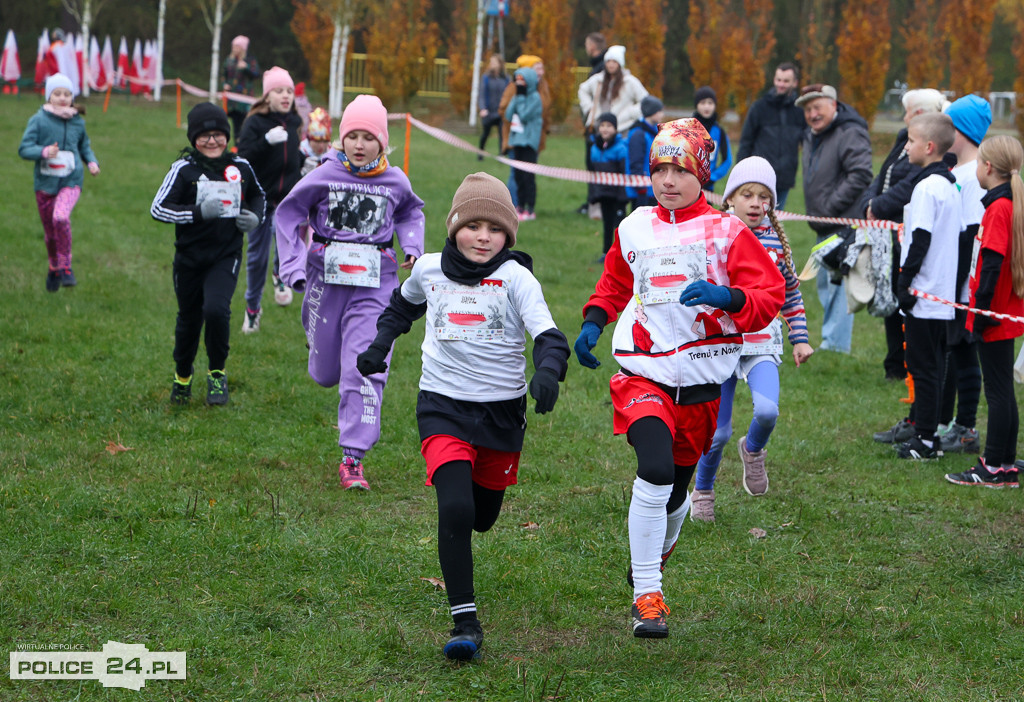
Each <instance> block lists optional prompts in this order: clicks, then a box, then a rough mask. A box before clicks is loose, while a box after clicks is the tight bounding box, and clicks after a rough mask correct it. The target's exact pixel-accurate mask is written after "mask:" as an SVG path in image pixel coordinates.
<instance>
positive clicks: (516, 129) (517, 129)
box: [508, 113, 526, 134]
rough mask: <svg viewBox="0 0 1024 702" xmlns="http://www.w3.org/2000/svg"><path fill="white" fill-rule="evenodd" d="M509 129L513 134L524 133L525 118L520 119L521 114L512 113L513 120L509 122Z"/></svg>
mask: <svg viewBox="0 0 1024 702" xmlns="http://www.w3.org/2000/svg"><path fill="white" fill-rule="evenodd" d="M508 130H509V131H510V132H512V133H513V134H522V133H523V132H524V131H526V130H525V129H524V128H523V120H521V119H519V114H518V113H517V114H514V115H512V121H511V122H509V123H508Z"/></svg>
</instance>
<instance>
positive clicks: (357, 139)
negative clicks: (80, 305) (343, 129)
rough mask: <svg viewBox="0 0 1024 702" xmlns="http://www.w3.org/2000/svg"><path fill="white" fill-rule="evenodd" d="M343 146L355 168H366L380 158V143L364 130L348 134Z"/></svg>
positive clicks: (342, 141) (342, 143)
mask: <svg viewBox="0 0 1024 702" xmlns="http://www.w3.org/2000/svg"><path fill="white" fill-rule="evenodd" d="M341 145H342V147H344V148H343V150H344V151H345V155H346V156H348V161H349V163H351V164H352V165H353V166H360V167H361V166H365V165H366V164H368V163H370V162H371V161H373V160H374V159H375V158H377V157H378V156H380V142H379V141H377V139H376V138H375V137H374V136H373V135H372V134H370V133H369V132H366V131H363V130H362V129H353V130H352V131H351V132H349V133H348V134H346V135H345V137H344V138H343V139H342V140H341Z"/></svg>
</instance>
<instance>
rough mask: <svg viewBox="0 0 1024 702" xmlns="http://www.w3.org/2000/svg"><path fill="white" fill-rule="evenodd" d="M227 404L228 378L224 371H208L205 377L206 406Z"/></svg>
mask: <svg viewBox="0 0 1024 702" xmlns="http://www.w3.org/2000/svg"><path fill="white" fill-rule="evenodd" d="M227 403H228V376H227V375H226V374H225V373H224V371H210V372H209V373H207V375H206V404H208V405H226V404H227Z"/></svg>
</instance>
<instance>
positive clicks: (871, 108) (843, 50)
mask: <svg viewBox="0 0 1024 702" xmlns="http://www.w3.org/2000/svg"><path fill="white" fill-rule="evenodd" d="M839 27H840V29H839V36H838V37H837V38H836V45H837V47H838V49H839V75H840V76H842V78H841V83H840V87H839V94H840V95H841V96H842V99H843V102H846V103H849V104H850V105H852V106H853V108H854V109H855V110H857V112H859V113H860V115H861V116H862V117H863V118H864V119H865V120H866V121H867V123H868V125H869V126H870V125H871V123H872V122H873V121H874V119H875V112H877V111H878V103H880V102H881V101H882V98H883V97H884V96H885V76H886V74H887V73H888V71H889V37H890V30H889V3H888V0H858V1H857V2H849V3H847V4H846V7H845V8H843V14H842V21H841V22H840V23H839Z"/></svg>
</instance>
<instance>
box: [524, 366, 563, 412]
mask: <svg viewBox="0 0 1024 702" xmlns="http://www.w3.org/2000/svg"><path fill="white" fill-rule="evenodd" d="M530 396H531V397H532V398H533V399H534V400H536V401H537V406H536V407H535V408H534V412H536V413H537V414H547V413H548V412H550V411H551V410H553V409H554V408H555V400H557V399H558V374H557V373H555V372H554V371H553V370H551V369H550V368H541V369H539V370H538V371H537V372H536V373H534V374H533V378H532V379H531V380H530Z"/></svg>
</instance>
